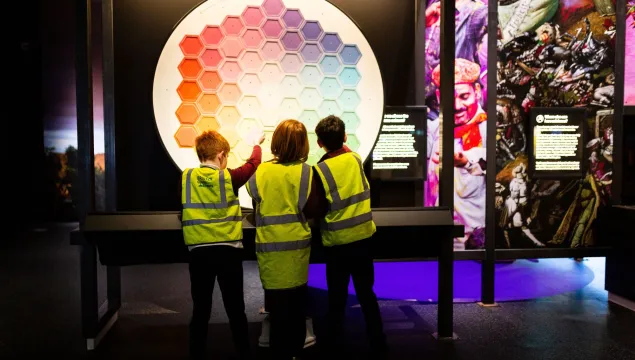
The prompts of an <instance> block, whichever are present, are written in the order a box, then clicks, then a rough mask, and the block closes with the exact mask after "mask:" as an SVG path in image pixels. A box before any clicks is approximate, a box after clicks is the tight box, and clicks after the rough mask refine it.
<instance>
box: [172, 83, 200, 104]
mask: <svg viewBox="0 0 635 360" xmlns="http://www.w3.org/2000/svg"><path fill="white" fill-rule="evenodd" d="M176 92H177V93H179V96H180V97H181V100H183V101H196V99H198V96H199V95H200V94H201V89H200V88H199V87H198V83H196V81H193V80H183V81H182V82H181V84H180V85H179V87H178V88H177V89H176Z"/></svg>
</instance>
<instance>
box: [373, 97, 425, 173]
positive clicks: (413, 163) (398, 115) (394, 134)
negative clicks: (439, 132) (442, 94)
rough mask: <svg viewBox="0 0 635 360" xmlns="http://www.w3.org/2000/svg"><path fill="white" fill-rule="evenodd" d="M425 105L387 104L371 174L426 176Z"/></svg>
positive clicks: (376, 143)
mask: <svg viewBox="0 0 635 360" xmlns="http://www.w3.org/2000/svg"><path fill="white" fill-rule="evenodd" d="M426 110H427V108H426V107H425V106H398V107H396V106H387V107H386V109H385V110H384V117H383V120H382V124H381V129H380V131H379V136H378V137H377V141H376V142H375V146H374V147H373V153H372V173H371V177H372V178H376V179H384V180H409V179H425V175H426V167H425V165H426V157H425V154H426V121H427V119H426Z"/></svg>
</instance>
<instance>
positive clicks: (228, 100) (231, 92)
mask: <svg viewBox="0 0 635 360" xmlns="http://www.w3.org/2000/svg"><path fill="white" fill-rule="evenodd" d="M242 95H243V93H242V91H240V88H238V85H236V84H227V83H225V84H223V86H221V88H220V90H218V97H219V98H220V99H221V101H222V102H223V105H227V104H235V103H237V102H238V100H240V97H241V96H242Z"/></svg>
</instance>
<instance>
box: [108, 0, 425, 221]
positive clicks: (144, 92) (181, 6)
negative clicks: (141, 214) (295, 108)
mask: <svg viewBox="0 0 635 360" xmlns="http://www.w3.org/2000/svg"><path fill="white" fill-rule="evenodd" d="M199 3H200V1H190V0H182V1H173V0H172V1H167V0H161V1H149V0H125V1H124V0H115V1H114V28H115V39H114V42H115V44H114V53H115V103H116V111H115V119H116V159H117V190H118V191H117V195H118V196H117V203H118V209H119V210H176V209H179V207H180V198H179V194H178V193H177V185H178V181H179V169H178V167H177V166H176V165H175V164H174V163H173V161H172V160H171V158H170V155H169V154H168V152H167V151H166V150H165V148H164V146H163V143H162V141H161V138H160V136H159V133H158V132H157V126H156V125H155V124H156V123H155V114H154V113H153V98H152V94H153V80H154V79H155V78H154V76H155V69H157V62H158V61H159V57H160V55H161V53H162V50H163V47H164V46H165V45H166V41H167V40H168V38H169V37H170V35H171V33H172V31H173V30H174V27H175V25H176V24H177V23H179V21H180V20H181V19H182V18H183V17H184V16H185V15H186V14H188V12H189V11H190V10H191V9H192V8H193V7H195V6H196V5H198V4H199ZM256 3H257V2H255V3H254V4H256ZM333 4H335V5H336V6H338V7H339V8H340V9H341V10H342V11H343V12H344V13H345V14H346V15H348V16H349V17H350V18H351V19H352V20H353V21H354V22H356V24H357V25H358V26H359V27H360V29H361V31H362V32H363V33H364V35H365V36H366V38H367V40H368V42H369V43H370V46H371V47H372V50H373V52H374V53H375V56H376V58H377V61H378V63H379V67H380V70H381V76H382V79H383V82H384V88H385V94H384V97H385V102H386V104H387V105H406V104H410V103H413V102H414V78H413V75H412V71H413V64H412V57H413V51H414V50H413V43H414V2H412V1H407V0H403V1H397V2H395V1H388V0H381V1H373V2H372V3H369V2H367V1H355V0H347V1H333ZM256 5H257V4H256ZM150 13H151V14H152V16H148V14H150ZM377 19H382V21H381V23H378V21H377ZM194 31H198V28H197V30H194ZM324 31H328V30H327V29H325V30H324ZM362 56H364V55H363V54H362ZM321 65H323V64H321ZM362 76H364V75H362ZM174 96H177V95H176V92H175V95H174ZM177 107H178V104H177ZM172 111H176V108H175V109H174V110H171V112H172ZM379 115H380V114H378V116H379ZM192 151H193V150H192ZM410 198H412V196H410Z"/></svg>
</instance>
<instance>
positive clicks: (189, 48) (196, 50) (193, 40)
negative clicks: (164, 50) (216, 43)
mask: <svg viewBox="0 0 635 360" xmlns="http://www.w3.org/2000/svg"><path fill="white" fill-rule="evenodd" d="M179 46H180V47H181V51H182V52H183V55H185V56H198V54H200V53H201V51H202V50H203V47H204V45H203V43H202V42H201V39H200V38H199V37H198V35H186V36H185V37H184V38H183V40H181V43H180V44H179Z"/></svg>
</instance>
